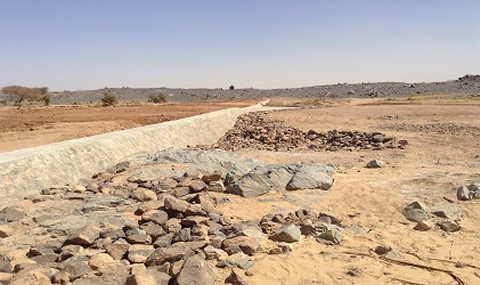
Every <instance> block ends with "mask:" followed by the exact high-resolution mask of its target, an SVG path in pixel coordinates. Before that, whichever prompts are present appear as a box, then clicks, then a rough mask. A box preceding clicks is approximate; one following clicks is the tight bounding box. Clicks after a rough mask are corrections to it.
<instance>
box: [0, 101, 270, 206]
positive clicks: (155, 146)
mask: <svg viewBox="0 0 480 285" xmlns="http://www.w3.org/2000/svg"><path fill="white" fill-rule="evenodd" d="M266 108H267V107H263V105H261V104H258V105H254V106H250V107H246V108H230V109H226V110H221V111H216V112H212V113H207V114H203V115H198V116H194V117H189V118H184V119H180V120H177V121H170V122H164V123H160V124H155V125H149V126H144V127H139V128H134V129H129V130H123V131H116V132H112V133H107V134H102V135H97V136H92V137H87V138H81V139H74V140H69V141H64V142H59V143H53V144H49V145H44V146H39V147H33V148H28V149H22V150H16V151H11V152H6V153H0V200H1V201H0V204H5V203H8V201H12V200H18V199H22V198H23V197H25V196H26V195H30V194H34V193H39V191H40V190H42V189H44V188H47V187H51V186H64V185H66V184H71V183H74V182H76V181H78V180H79V179H80V178H89V177H91V176H92V175H94V174H96V173H98V172H101V171H105V170H106V169H107V168H109V167H111V166H113V165H115V164H116V163H118V162H121V161H123V160H125V158H126V157H128V156H130V155H132V154H135V153H138V152H155V151H158V150H160V149H165V148H169V147H179V148H184V147H187V146H189V145H190V146H195V145H198V144H213V143H215V142H216V141H217V140H218V139H220V138H221V137H222V136H223V135H224V134H225V133H226V132H227V131H228V130H229V129H231V128H232V127H233V126H234V125H235V122H236V120H237V117H238V116H239V115H241V114H243V113H247V112H254V111H261V110H265V109H266ZM268 109H271V108H268Z"/></svg>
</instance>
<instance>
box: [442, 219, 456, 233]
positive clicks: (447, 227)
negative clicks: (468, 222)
mask: <svg viewBox="0 0 480 285" xmlns="http://www.w3.org/2000/svg"><path fill="white" fill-rule="evenodd" d="M437 225H438V226H439V227H440V228H441V229H442V230H444V231H446V232H450V233H452V232H457V231H459V230H461V229H462V227H460V226H459V225H458V224H457V223H455V222H452V221H450V220H445V221H440V222H438V223H437Z"/></svg>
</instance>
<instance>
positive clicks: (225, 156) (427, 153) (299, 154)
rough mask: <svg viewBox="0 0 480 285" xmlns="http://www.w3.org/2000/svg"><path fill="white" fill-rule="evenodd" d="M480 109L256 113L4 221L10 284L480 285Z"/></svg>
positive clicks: (58, 190) (384, 107) (377, 105)
mask: <svg viewBox="0 0 480 285" xmlns="http://www.w3.org/2000/svg"><path fill="white" fill-rule="evenodd" d="M479 107H480V105H479V104H478V102H476V101H450V100H445V101H430V100H427V101H421V102H411V101H394V102H392V101H383V100H377V101H372V100H359V101H353V102H350V103H345V104H341V103H339V104H335V105H333V106H331V107H329V108H323V107H322V108H313V109H301V110H289V111H283V112H274V113H268V114H249V115H246V116H243V117H241V118H240V119H239V121H238V123H237V125H236V127H235V128H234V129H232V130H231V131H230V132H228V133H227V134H226V135H225V137H224V138H222V139H221V140H220V141H219V142H217V143H216V144H215V145H213V146H198V147H196V148H194V149H192V150H165V151H160V152H157V153H139V154H136V155H134V156H132V157H130V158H128V159H127V160H126V161H124V162H121V163H118V164H114V165H113V166H112V167H111V168H110V169H106V170H105V172H102V173H99V174H98V175H95V176H94V177H93V178H86V179H83V180H82V181H80V182H79V183H75V184H72V185H66V186H64V187H52V188H49V189H44V190H43V191H42V192H41V193H40V194H38V195H33V196H29V197H25V200H23V201H19V202H17V203H15V204H11V205H9V206H8V207H5V208H4V209H3V210H1V211H0V212H1V213H0V219H1V222H0V224H1V225H0V237H1V240H0V241H1V243H0V253H1V254H0V256H1V258H0V260H1V261H0V272H1V273H0V278H1V279H0V282H4V283H7V284H50V283H54V284H224V283H227V284H228V283H230V284H476V283H478V282H479V281H480V265H479V264H478V259H479V258H480V247H479V246H478V241H479V240H480V236H479V234H478V233H479V232H480V228H479V226H478V223H477V217H478V216H479V215H480V208H478V205H479V201H480V200H479V199H478V198H480V190H479V186H480V185H479V182H480V176H479V174H478V169H479V168H480V153H479V152H478V149H479V147H480V144H479V142H478V140H477V139H476V138H477V136H475V133H476V132H477V134H478V128H480V112H478V110H479ZM334 130H335V131H334ZM229 142H231V143H229ZM225 150H229V151H225ZM230 150H235V154H234V153H232V152H231V151H230Z"/></svg>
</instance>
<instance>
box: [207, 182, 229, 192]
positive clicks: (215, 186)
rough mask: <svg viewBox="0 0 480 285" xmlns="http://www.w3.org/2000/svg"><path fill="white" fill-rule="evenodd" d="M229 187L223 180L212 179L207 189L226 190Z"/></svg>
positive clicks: (214, 190)
mask: <svg viewBox="0 0 480 285" xmlns="http://www.w3.org/2000/svg"><path fill="white" fill-rule="evenodd" d="M226 189H227V188H226V187H225V185H224V184H223V182H222V181H221V180H217V181H210V182H209V183H208V185H207V191H213V192H225V190H226Z"/></svg>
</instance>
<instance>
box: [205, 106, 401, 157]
mask: <svg viewBox="0 0 480 285" xmlns="http://www.w3.org/2000/svg"><path fill="white" fill-rule="evenodd" d="M262 115H263V114H261V113H249V114H244V115H242V116H240V117H239V118H238V120H237V123H236V124H235V127H234V128H233V129H232V130H230V131H228V132H227V133H226V134H225V136H223V137H222V138H221V139H220V140H219V141H218V142H217V143H216V144H214V145H213V146H212V147H213V148H221V149H224V150H229V151H235V150H238V149H256V150H267V151H291V150H295V149H308V150H313V151H323V150H327V151H339V150H347V151H354V150H361V149H373V150H381V149H385V148H391V149H392V148H400V149H404V148H405V147H406V145H407V144H408V142H407V141H406V140H399V141H397V140H396V138H395V137H389V136H387V135H385V134H383V133H380V132H360V131H338V130H332V131H328V132H325V133H324V132H317V131H314V130H310V131H308V132H303V131H301V130H299V129H296V128H293V127H291V126H288V125H286V124H285V123H284V122H281V121H272V120H268V119H266V118H264V116H262ZM201 148H206V147H201Z"/></svg>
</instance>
